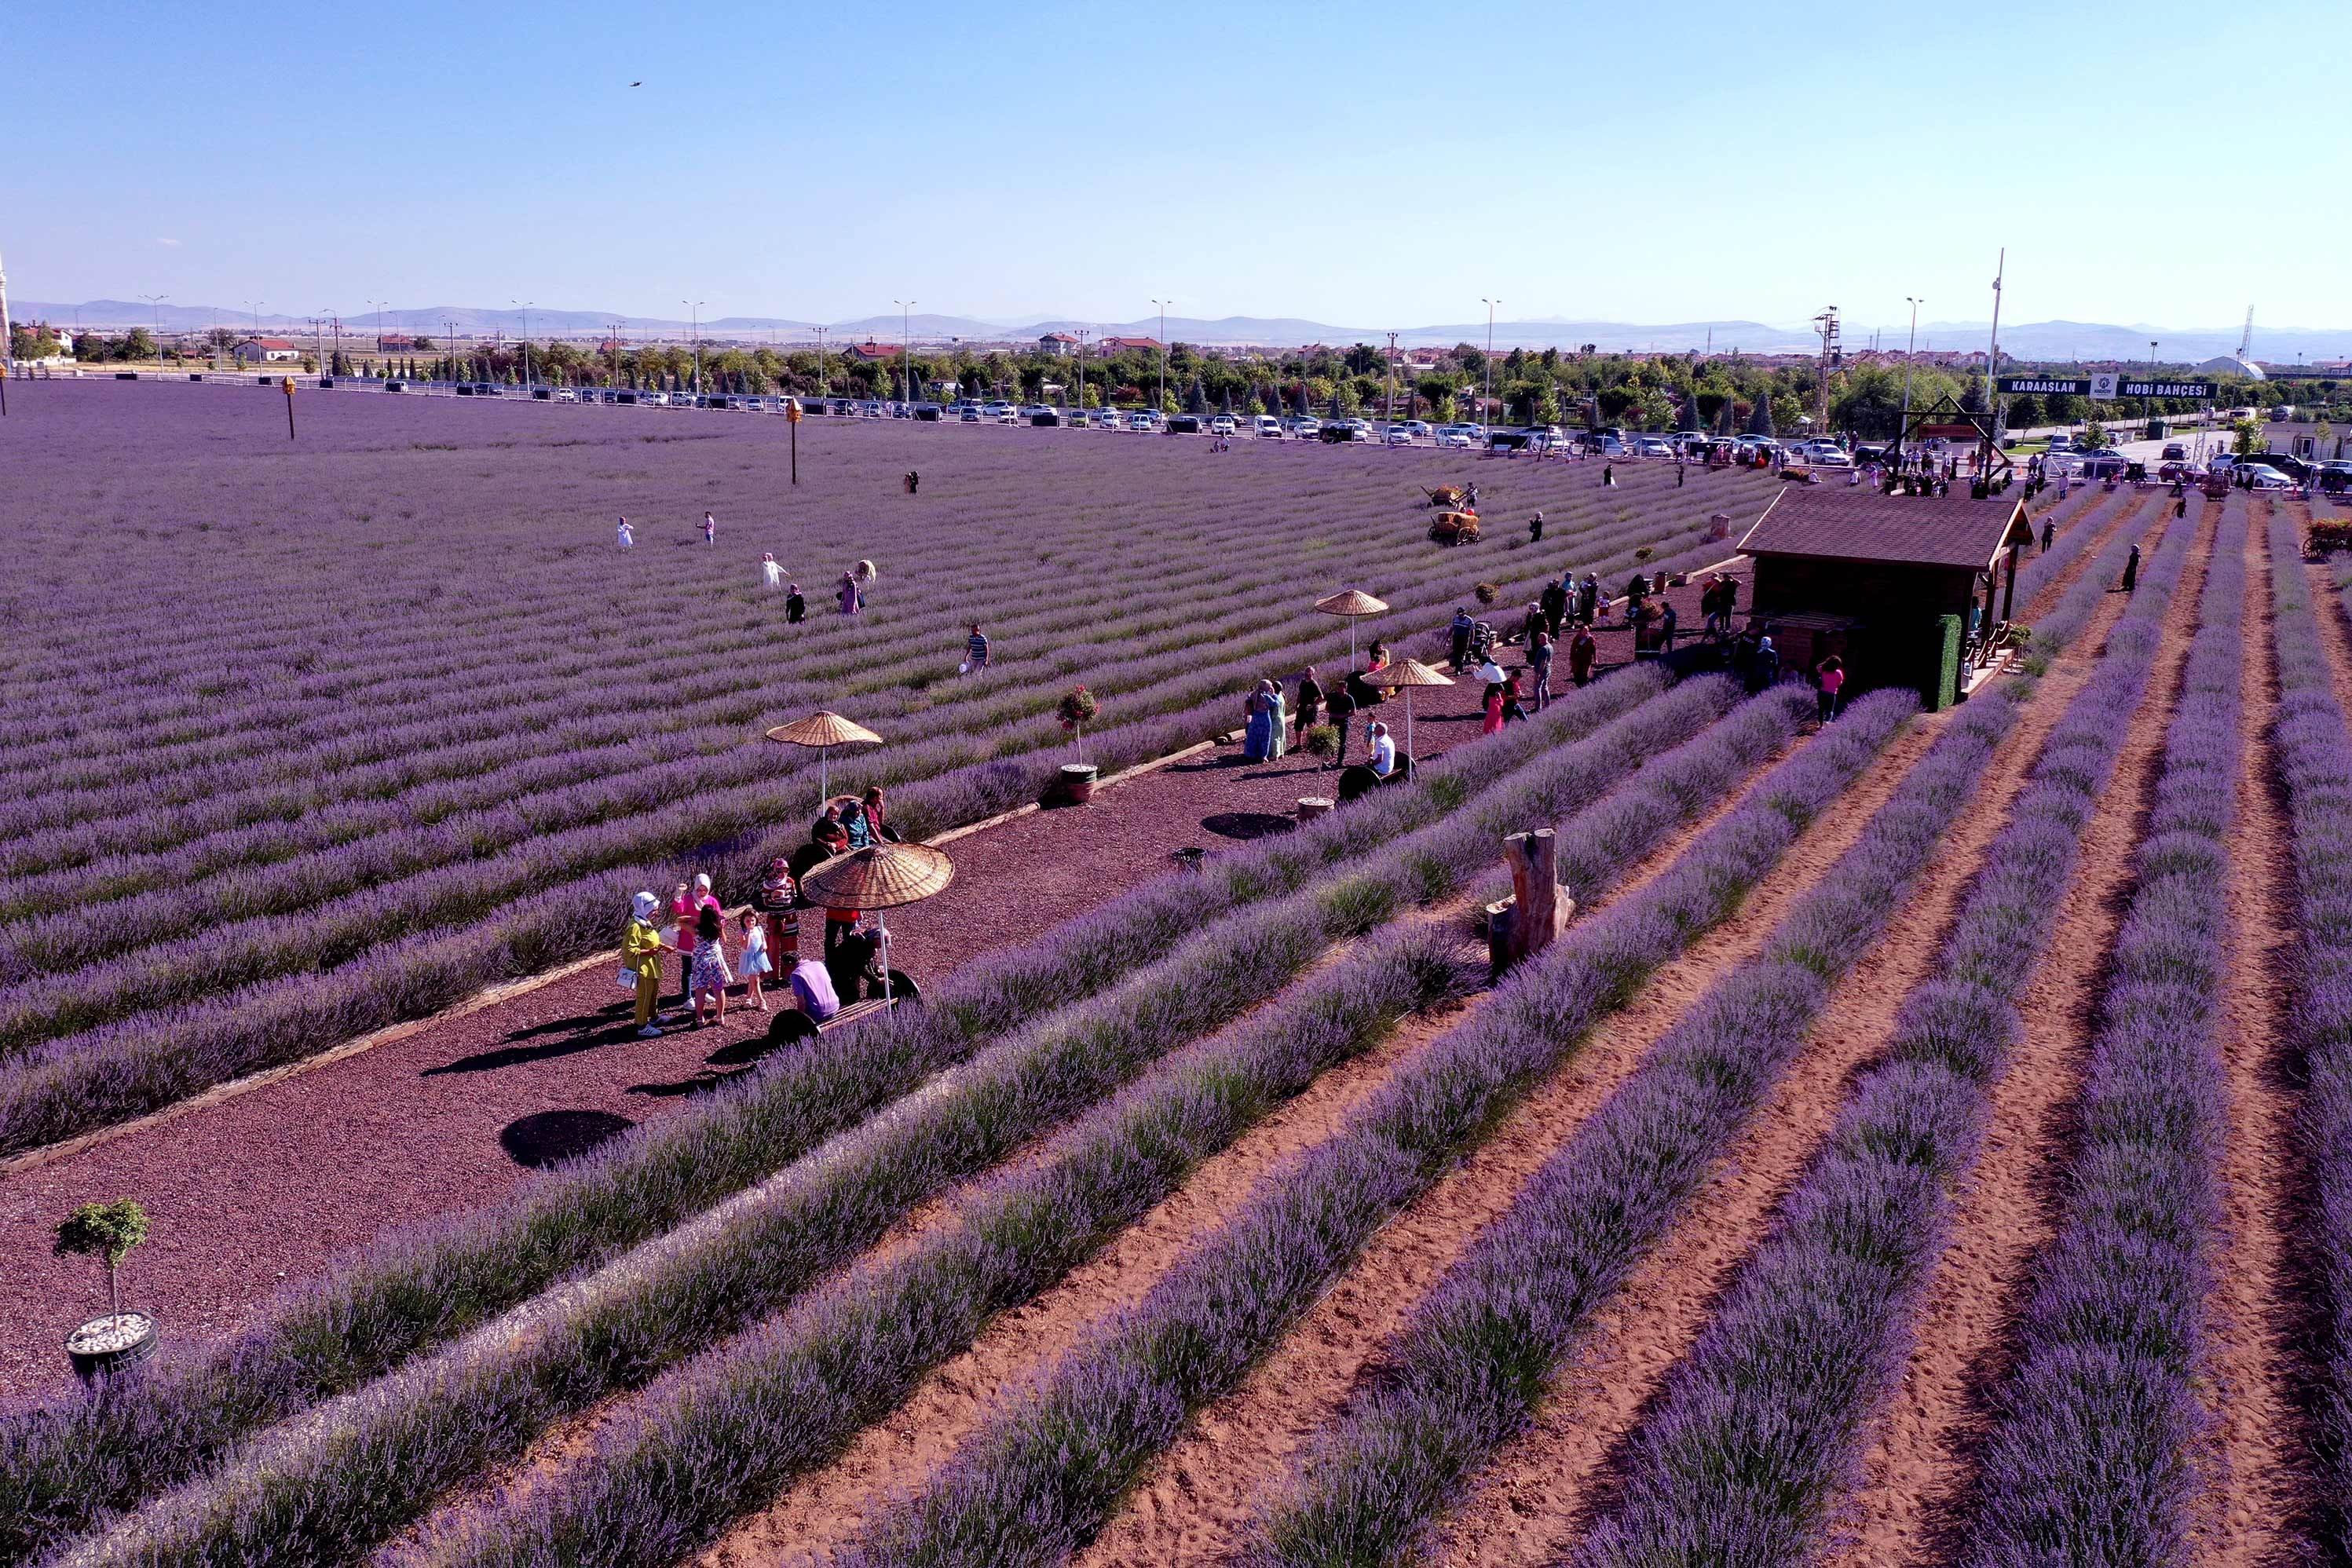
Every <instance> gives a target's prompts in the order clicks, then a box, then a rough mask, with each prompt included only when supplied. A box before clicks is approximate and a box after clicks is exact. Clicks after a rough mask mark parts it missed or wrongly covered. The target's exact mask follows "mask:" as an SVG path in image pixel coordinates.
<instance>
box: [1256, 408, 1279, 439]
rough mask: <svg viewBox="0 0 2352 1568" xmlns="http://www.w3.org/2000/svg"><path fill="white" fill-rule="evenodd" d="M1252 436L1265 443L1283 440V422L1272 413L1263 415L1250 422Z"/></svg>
mask: <svg viewBox="0 0 2352 1568" xmlns="http://www.w3.org/2000/svg"><path fill="white" fill-rule="evenodd" d="M1250 434H1252V435H1255V436H1257V437H1258V438H1259V439H1261V440H1265V441H1279V440H1281V439H1282V421H1280V420H1278V419H1276V418H1275V417H1274V415H1272V414H1270V413H1261V414H1259V415H1258V416H1257V417H1256V418H1255V419H1253V420H1251V421H1250Z"/></svg>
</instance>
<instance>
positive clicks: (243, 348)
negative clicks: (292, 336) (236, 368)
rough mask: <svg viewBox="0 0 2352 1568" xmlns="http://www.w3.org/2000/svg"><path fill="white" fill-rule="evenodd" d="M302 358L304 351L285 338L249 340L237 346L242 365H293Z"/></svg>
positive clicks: (239, 360) (239, 361)
mask: <svg viewBox="0 0 2352 1568" xmlns="http://www.w3.org/2000/svg"><path fill="white" fill-rule="evenodd" d="M301 357H302V350H299V349H298V348H296V347H295V346H294V345H293V344H292V343H289V342H288V341H287V340H285V339H283V338H247V340H245V341H244V342H242V343H239V344H238V345H237V346H236V358H237V362H238V363H240V364H247V365H277V364H291V363H292V362H293V361H297V360H299V359H300V358H301Z"/></svg>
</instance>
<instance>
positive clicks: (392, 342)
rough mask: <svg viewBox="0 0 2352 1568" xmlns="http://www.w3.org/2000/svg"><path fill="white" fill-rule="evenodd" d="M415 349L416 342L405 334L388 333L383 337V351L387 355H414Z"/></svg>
mask: <svg viewBox="0 0 2352 1568" xmlns="http://www.w3.org/2000/svg"><path fill="white" fill-rule="evenodd" d="M415 348H416V340H415V339H414V338H412V337H409V336H408V335H407V334H406V333H404V332H386V333H385V334H384V335H383V351H384V352H385V353H387V354H406V353H413V352H414V351H415Z"/></svg>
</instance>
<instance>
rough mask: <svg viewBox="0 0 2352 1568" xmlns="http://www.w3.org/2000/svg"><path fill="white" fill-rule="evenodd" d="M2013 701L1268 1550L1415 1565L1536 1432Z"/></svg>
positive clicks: (1887, 818)
mask: <svg viewBox="0 0 2352 1568" xmlns="http://www.w3.org/2000/svg"><path fill="white" fill-rule="evenodd" d="M2021 695H2022V693H2021V691H2020V690H2019V689H2018V687H2017V685H2015V684H2014V683H2003V684H2001V685H1996V686H1992V687H1990V688H1988V689H1986V690H1984V691H1981V692H1979V693H1978V694H1977V695H1976V696H1975V697H1973V698H1972V699H1971V700H1970V701H1969V704H1968V706H1966V707H1965V708H1963V709H1962V710H1961V711H1960V713H1959V715H1958V716H1957V718H1956V719H1955V721H1954V722H1953V723H1952V725H1951V726H1950V727H1948V729H1946V731H1945V732H1944V734H1943V735H1941V736H1940V737H1937V741H1936V744H1935V746H1934V747H1933V748H1931V749H1930V750H1929V752H1928V753H1927V757H1926V758H1924V759H1922V761H1921V762H1920V764H1919V766H1918V767H1917V768H1915V769H1913V771H1912V772H1911V774H1910V775H1909V777H1907V778H1906V779H1904V781H1903V784H1902V788H1901V790H1900V792H1899V793H1898V794H1897V795H1896V796H1895V798H1894V799H1892V800H1889V801H1888V802H1887V803H1886V804H1885V805H1884V806H1882V807H1880V808H1879V810H1878V811H1877V812H1876V813H1875V814H1874V816H1873V817H1872V818H1871V820H1870V821H1869V823H1868V824H1867V825H1866V826H1865V827H1864V830H1863V831H1862V835H1861V837H1860V838H1859V839H1858V840H1857V841H1855V843H1854V845H1853V848H1852V849H1850V850H1848V851H1847V852H1845V854H1844V855H1843V856H1842V857H1840V859H1839V860H1838V862H1837V863H1836V864H1835V865H1834V866H1832V868H1831V869H1830V871H1829V872H1828V873H1826V874H1825V875H1823V876H1822V879H1821V881H1820V882H1819V883H1817V884H1815V886H1814V887H1813V888H1811V890H1810V891H1809V892H1807V893H1806V894H1804V895H1803V896H1802V897H1801V898H1800V899H1799V900H1798V901H1797V902H1796V903H1795V904H1793V905H1792V906H1791V907H1790V911H1789V913H1788V915H1786V916H1785V917H1784V918H1783V919H1782V920H1781V922H1780V925H1778V926H1777V927H1776V928H1775V929H1774V931H1773V932H1772V934H1771V936H1769V938H1768V939H1767V940H1766V942H1765V945H1764V946H1763V949H1762V950H1761V951H1760V952H1759V954H1758V955H1757V956H1755V957H1754V958H1752V959H1750V960H1749V961H1748V962H1747V963H1745V964H1743V965H1741V966H1740V967H1738V968H1737V969H1735V970H1733V971H1732V972H1731V973H1730V974H1728V975H1727V976H1725V977H1723V978H1722V979H1720V980H1718V981H1717V983H1716V984H1715V985H1714V986H1713V987H1711V988H1709V989H1708V990H1707V992H1706V995H1705V996H1704V997H1702V998H1700V999H1699V1000H1698V1001H1697V1002H1696V1004H1695V1005H1694V1006H1693V1007H1692V1008H1691V1009H1690V1010H1689V1011H1688V1012H1686V1013H1685V1015H1684V1016H1683V1017H1682V1018H1681V1019H1679V1020H1678V1021H1677V1022H1676V1023H1675V1026H1674V1027H1673V1029H1671V1030H1669V1031H1668V1032H1667V1033H1666V1034H1665V1036H1664V1038H1663V1039H1661V1040H1659V1041H1658V1043H1657V1045H1656V1046H1655V1047H1654V1048H1653V1050H1652V1051H1650V1052H1649V1054H1648V1055H1647V1056H1646V1057H1645V1058H1644V1059H1643V1061H1642V1063H1641V1064H1640V1066H1639V1067H1637V1068H1636V1069H1635V1071H1633V1075H1632V1076H1631V1077H1629V1078H1628V1079H1627V1080H1626V1081H1625V1082H1624V1083H1623V1084H1622V1085H1621V1086H1620V1087H1619V1088H1618V1089H1617V1091H1616V1092H1614V1093H1612V1095H1611V1096H1610V1097H1609V1099H1608V1100H1607V1101H1606V1102H1605V1103H1603V1104H1602V1105H1601V1108H1600V1109H1599V1111H1597V1112H1596V1113H1594V1115H1593V1116H1592V1118H1591V1120H1590V1121H1589V1122H1587V1123H1586V1124H1584V1126H1583V1127H1581V1128H1580V1130H1579V1131H1578V1132H1577V1134H1576V1135H1575V1136H1574V1137H1573V1138H1571V1139H1570V1141H1569V1142H1568V1143H1567V1144H1566V1145H1564V1146H1563V1147H1562V1148H1561V1149H1560V1150H1559V1153H1557V1154H1556V1155H1553V1156H1552V1157H1551V1158H1550V1159H1549V1160H1547V1161H1546V1162H1545V1163H1544V1164H1543V1166H1541V1167H1540V1168H1539V1169H1538V1171H1537V1172H1536V1173H1535V1175H1534V1176H1531V1177H1530V1178H1529V1179H1528V1183H1527V1184H1526V1186H1525V1187H1524V1188H1523V1190H1522V1191H1521V1193H1520V1195H1519V1197H1517V1199H1516V1200H1515V1201H1514V1202H1513V1203H1512V1205H1511V1207H1510V1208H1509V1209H1508V1211H1507V1212H1506V1213H1505V1214H1504V1215H1503V1216H1502V1217H1501V1218H1498V1219H1496V1221H1495V1222H1494V1223H1493V1224H1492V1225H1490V1226H1488V1227H1487V1228H1486V1230H1485V1231H1484V1232H1483V1233H1481V1235H1480V1236H1479V1237H1478V1238H1477V1239H1476V1240H1475V1242H1474V1243H1473V1244H1472V1246H1471V1248H1470V1249H1469V1251H1468V1252H1467V1253H1466V1254H1465V1256H1464V1257H1463V1258H1462V1260H1460V1261H1459V1262H1458V1263H1456V1264H1455V1265H1454V1268H1453V1269H1452V1270H1449V1271H1448V1272H1447V1274H1446V1276H1445V1278H1444V1280H1442V1281H1440V1282H1439V1284H1438V1286H1437V1288H1436V1289H1435V1290H1434V1291H1433V1292H1432V1293H1431V1294H1430V1296H1429V1297H1428V1299H1427V1300H1426V1301H1424V1302H1423V1303H1422V1305H1421V1306H1420V1307H1419V1308H1418V1309H1417V1310H1416V1311H1415V1312H1414V1313H1413V1316H1412V1320H1411V1321H1410V1322H1408V1323H1407V1324H1406V1325H1405V1326H1404V1327H1403V1328H1402V1330H1401V1331H1399V1333H1398V1334H1397V1336H1396V1337H1395V1339H1394V1340H1392V1341H1391V1343H1390V1344H1389V1345H1388V1346H1387V1347H1386V1349H1385V1351H1384V1352H1383V1354H1382V1355H1381V1363H1382V1364H1384V1365H1386V1366H1388V1367H1390V1368H1391V1373H1390V1375H1387V1376H1385V1377H1383V1378H1382V1379H1381V1381H1380V1383H1379V1384H1378V1385H1376V1386H1375V1387H1374V1388H1373V1389H1372V1390H1371V1391H1370V1393H1369V1394H1368V1395H1367V1396H1365V1397H1364V1398H1363V1399H1361V1400H1360V1401H1359V1402H1357V1403H1356V1404H1355V1406H1353V1407H1352V1408H1351V1409H1349V1411H1348V1412H1347V1413H1346V1415H1345V1416H1343V1417H1342V1418H1340V1419H1339V1421H1338V1422H1337V1423H1335V1424H1334V1425H1333V1426H1332V1427H1329V1428H1328V1429H1326V1430H1325V1431H1324V1432H1323V1433H1321V1434H1319V1435H1318V1437H1316V1438H1315V1439H1314V1440H1313V1441H1312V1442H1311V1443H1310V1446H1309V1448H1308V1449H1307V1453H1306V1456H1305V1458H1304V1459H1303V1461H1302V1462H1301V1465H1300V1467H1299V1469H1298V1472H1297V1477H1296V1479H1294V1480H1293V1481H1292V1483H1291V1484H1290V1485H1289V1487H1287V1488H1286V1490H1285V1491H1284V1493H1283V1494H1282V1495H1281V1496H1280V1497H1279V1498H1278V1499H1277V1500H1276V1501H1275V1502H1274V1503H1273V1504H1272V1505H1271V1506H1270V1507H1269V1508H1268V1509H1267V1510H1266V1511H1264V1512H1263V1513H1262V1514H1261V1516H1260V1518H1259V1521H1258V1522H1257V1526H1256V1530H1255V1537H1256V1539H1257V1542H1258V1544H1259V1551H1258V1555H1259V1556H1260V1557H1262V1558H1263V1559H1264V1560H1265V1561H1267V1562H1270V1563H1398V1562H1403V1561H1408V1560H1410V1559H1411V1558H1412V1557H1414V1556H1416V1555H1418V1554H1419V1553H1420V1552H1421V1551H1422V1550H1423V1546H1424V1544H1425V1535H1426V1532H1427V1531H1428V1529H1429V1527H1430V1524H1431V1522H1432V1521H1433V1520H1434V1519H1435V1518H1436V1516H1437V1514H1438V1512H1439V1511H1441V1510H1442V1509H1444V1507H1445V1506H1446V1505H1447V1504H1448V1503H1449V1502H1450V1501H1451V1500H1453V1498H1454V1495H1455V1494H1456V1493H1457V1492H1458V1490H1459V1489H1460V1488H1461V1486H1462V1485H1463V1483H1464V1482H1465V1480H1466V1479H1467V1478H1468V1477H1469V1476H1470V1475H1471V1474H1472V1473H1473V1472H1474V1471H1475V1469H1477V1468H1478V1467H1479V1466H1480V1465H1482V1464H1484V1463H1485V1462H1486V1460H1487V1459H1488V1458H1490V1457H1491V1456H1492V1455H1493V1453H1494V1452H1495V1450H1496V1448H1499V1447H1500V1446H1501V1445H1502V1444H1503V1443H1504V1442H1505V1441H1506V1440H1507V1439H1508V1438H1509V1437H1512V1436H1513V1435H1514V1434H1516V1433H1517V1432H1518V1431H1520V1430H1521V1429H1522V1428H1523V1427H1525V1426H1526V1425H1527V1423H1528V1419H1529V1417H1530V1416H1532V1415H1533V1413H1534V1411H1535V1407H1536V1406H1537V1404H1538V1401H1540V1400H1541V1399H1542V1398H1543V1397H1544V1396H1545V1394H1546V1392H1547V1390H1548V1388H1549V1382H1550V1379H1551V1377H1552V1375H1553V1374H1554V1373H1555V1372H1556V1371H1557V1370H1558V1368H1559V1366H1560V1364H1562V1363H1563V1362H1564V1361H1565V1360H1566V1358H1567V1357H1568V1356H1569V1354H1570V1353H1571V1351H1572V1350H1573V1349H1574V1347H1575V1345H1576V1343H1577V1341H1578V1339H1579V1337H1580V1335H1581V1334H1582V1333H1583V1332H1584V1330H1585V1328H1586V1325H1587V1324H1588V1323H1590V1322H1591V1318H1592V1314H1593V1313H1594V1312H1597V1311H1598V1310H1599V1309H1600V1308H1601V1306H1602V1305H1603V1304H1604V1303H1605V1302H1607V1301H1610V1300H1612V1298H1614V1297H1615V1296H1616V1294H1617V1293H1618V1291H1619V1290H1620V1289H1621V1287H1622V1285H1623V1284H1624V1282H1625V1280H1626V1278H1627V1276H1628V1275H1629V1274H1631V1272H1632V1271H1633V1268H1634V1266H1635V1265H1636V1264H1637V1263H1639V1262H1640V1260H1642V1258H1643V1256H1644V1255H1645V1254H1647V1253H1648V1251H1649V1250H1650V1249H1651V1248H1653V1247H1654V1245H1655V1244H1656V1243H1657V1241H1658V1240H1659V1239H1660V1238H1662V1237H1663V1236H1664V1235H1665V1234H1666V1232H1667V1230H1668V1229H1669V1228H1671V1227H1672V1226H1673V1225H1674V1223H1675V1220H1676V1219H1677V1218H1680V1217H1681V1216H1682V1214H1683V1213H1684V1212H1685V1209H1686V1208H1687V1207H1688V1206H1689V1204H1690V1202H1691V1200H1692V1199H1693V1197H1696V1194H1697V1193H1698V1191H1699V1189H1700V1188H1701V1187H1702V1186H1704V1185H1705V1184H1706V1178H1707V1174H1708V1172H1709V1171H1710V1170H1711V1169H1712V1168H1713V1166H1714V1165H1715V1162H1716V1160H1717V1157H1718V1156H1719V1155H1721V1153H1722V1151H1723V1150H1724V1148H1725V1147H1726V1146H1727V1145H1728V1143H1729V1142H1730V1140H1731V1138H1732V1137H1733V1135H1734V1134H1736V1133H1737V1132H1738V1129H1739V1128H1740V1127H1741V1126H1742V1125H1743V1124H1745V1123H1746V1121H1747V1120H1748V1117H1749V1116H1750V1115H1752V1114H1753V1113H1754V1112H1755V1110H1756V1107H1757V1105H1758V1104H1759V1103H1760V1102H1761V1100H1762V1099H1763V1097H1764V1095H1765V1094H1766V1092H1768V1091H1769V1089H1770V1088H1771V1086H1772V1084H1773V1083H1774V1082H1777V1081H1778V1079H1779V1078H1780V1072H1781V1070H1782V1069H1783V1068H1784V1067H1786V1065H1787V1064H1788V1063H1789V1061H1790V1060H1791V1059H1792V1058H1793V1057H1794V1056H1795V1055H1796V1053H1797V1052H1798V1051H1799V1050H1801V1048H1802V1047H1803V1045H1804V1043H1805V1041H1806V1040H1807V1039H1808V1038H1810V1036H1811V1030H1812V1027H1813V1023H1814V1020H1815V1019H1817V1018H1818V1017H1819V1015H1820V1012H1821V1009H1822V1008H1823V1007H1824V1006H1825V1005H1826V1004H1827V1003H1828V1000H1829V998H1830V994H1831V991H1832V988H1833V987H1834V986H1835V985H1836V984H1837V982H1838V981H1839V980H1840V979H1842V978H1843V977H1844V976H1845V975H1846V973H1847V972H1848V971H1849V970H1851V968H1852V967H1853V965H1854V964H1856V963H1857V962H1859V961H1860V960H1861V959H1862V958H1863V957H1864V956H1865V955H1866V954H1868V953H1869V952H1870V951H1871V949H1872V948H1874V946H1877V944H1878V943H1879V942H1880V941H1881V940H1882V939H1883V938H1884V937H1885V935H1886V932H1887V930H1888V927H1889V926H1890V925H1891V924H1892V922H1893V921H1894V919H1895V915H1897V914H1899V913H1900V912H1901V910H1902V908H1903V907H1904V904H1906V901H1907V900H1908V898H1909V895H1910V893H1911V890H1912V888H1913V887H1914V886H1915V885H1916V881H1917V879H1918V877H1919V875H1920V873H1922V872H1924V871H1925V870H1926V869H1927V865H1928V863H1929V862H1930V861H1931V860H1932V859H1933V857H1934V855H1935V853H1936V851H1937V846H1938V845H1940V844H1941V843H1942V842H1943V841H1944V838H1945V835H1946V834H1947V832H1948V831H1949V830H1950V828H1951V827H1952V825H1953V824H1954V823H1955V822H1956V821H1958V820H1959V818H1960V816H1961V813H1962V810H1963V808H1964V807H1965V806H1966V804H1967V802H1968V800H1969V797H1970V796H1971V795H1972V794H1974V793H1975V791H1976V789H1977V787H1978V785H1979V781H1980V780H1981V779H1982V778H1983V775H1984V770H1985V768H1986V766H1987V765H1988V764H1989V763H1990V761H1991V759H1992V756H1993V753H1994V750H1995V748H1996V747H1998V746H1999V745H2000V740H2001V738H2002V737H2004V736H2006V735H2007V734H2008V733H2009V730H2010V727H2011V724H2012V723H2013V722H2014V721H2015V719H2016V716H2017V713H2018V708H2019V706H2020V700H2021ZM1633 1484H1634V1485H1637V1486H1638V1485H1640V1484H1642V1482H1641V1481H1640V1480H1639V1479H1637V1480H1636V1481H1635V1482H1634V1483H1633Z"/></svg>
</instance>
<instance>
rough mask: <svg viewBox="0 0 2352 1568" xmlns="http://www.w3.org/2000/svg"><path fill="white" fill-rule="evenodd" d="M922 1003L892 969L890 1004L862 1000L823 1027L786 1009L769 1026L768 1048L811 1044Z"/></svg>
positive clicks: (902, 976)
mask: <svg viewBox="0 0 2352 1568" xmlns="http://www.w3.org/2000/svg"><path fill="white" fill-rule="evenodd" d="M789 989H790V988H789V985H786V986H780V987H778V990H780V991H789ZM922 1001H923V993H922V991H921V990H920V988H918V987H917V986H916V984H915V982H914V981H913V980H912V979H910V978H908V976H907V973H906V971H904V970H903V969H893V970H891V971H890V999H889V1000H887V1001H885V1000H883V999H882V998H880V997H866V998H861V999H859V1000H857V1001H854V1002H851V1003H849V1004H848V1005H847V1006H845V1007H844V1008H843V1009H841V1010H840V1011H839V1012H837V1013H835V1014H834V1015H833V1016H832V1017H831V1018H829V1019H825V1020H824V1022H823V1023H819V1022H817V1021H816V1020H815V1019H812V1018H810V1017H809V1016H808V1014H806V1013H804V1012H803V1011H801V1009H798V1008H796V1007H794V1008H786V1009H784V1010H783V1011H782V1012H780V1013H778V1014H777V1015H776V1016H775V1018H774V1019H772V1020H771V1021H770V1023H769V1025H768V1048H769V1049H770V1050H774V1049H775V1048H776V1047H778V1046H782V1045H793V1044H797V1043H799V1042H800V1041H802V1040H814V1039H816V1038H817V1036H819V1035H822V1034H831V1033H832V1032H833V1031H834V1030H837V1029H841V1028H844V1027H845V1026H847V1025H849V1024H853V1023H856V1021H857V1020H858V1019H865V1018H871V1017H873V1016H874V1015H875V1014H876V1013H879V1012H887V1011H889V1010H890V1009H892V1008H895V1007H898V1006H900V1005H902V1004H903V1005H907V1006H911V1007H920V1006H921V1005H922Z"/></svg>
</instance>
